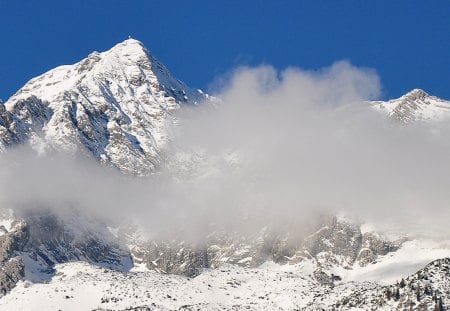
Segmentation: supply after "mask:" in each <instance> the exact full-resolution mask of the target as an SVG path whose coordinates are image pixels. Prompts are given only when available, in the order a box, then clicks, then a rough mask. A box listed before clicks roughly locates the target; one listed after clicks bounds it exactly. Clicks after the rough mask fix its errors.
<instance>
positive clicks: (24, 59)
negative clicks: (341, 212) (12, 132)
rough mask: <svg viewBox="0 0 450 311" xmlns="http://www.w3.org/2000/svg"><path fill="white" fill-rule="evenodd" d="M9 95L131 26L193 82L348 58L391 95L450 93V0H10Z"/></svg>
mask: <svg viewBox="0 0 450 311" xmlns="http://www.w3.org/2000/svg"><path fill="white" fill-rule="evenodd" d="M0 34H1V36H0V40H1V44H0V98H2V99H4V100H6V99H7V98H8V97H9V96H10V95H12V93H14V92H15V91H16V90H17V89H18V88H20V87H21V86H22V85H23V84H24V83H25V82H26V81H27V80H29V79H30V78H32V77H33V76H36V75H38V74H40V73H43V72H45V71H47V70H49V69H51V68H53V67H55V66H57V65H61V64H70V63H74V62H76V61H78V60H80V59H81V58H84V57H85V56H86V55H87V54H89V53H90V52H91V51H93V50H97V51H103V50H106V49H108V48H110V47H111V46H113V45H114V44H116V43H117V42H120V41H122V40H124V39H126V38H127V37H128V35H131V36H132V37H134V38H136V39H138V40H140V41H142V42H143V43H144V44H145V45H146V46H147V48H148V49H149V50H150V51H151V52H152V53H153V54H154V55H155V56H156V57H157V58H159V59H160V60H161V61H162V62H163V63H165V64H166V66H167V67H168V68H169V69H170V70H171V71H172V72H173V73H174V75H175V76H176V77H178V78H179V79H181V80H184V81H185V82H186V83H187V84H189V85H191V86H193V87H199V88H203V89H206V90H207V89H208V85H209V84H210V83H211V82H212V81H213V80H214V79H215V78H216V77H217V76H218V75H221V74H224V73H226V72H227V71H229V70H230V69H232V68H233V67H234V66H237V65H257V64H261V63H267V64H272V65H274V66H275V67H276V68H279V69H282V68H285V67H286V66H300V67H303V68H308V69H315V68H320V67H323V66H328V65H330V64H331V63H332V62H334V61H336V60H342V59H346V60H349V61H351V62H352V63H353V64H355V65H358V66H365V67H372V68H375V69H376V70H377V71H378V73H379V75H380V76H381V79H382V83H383V87H384V96H385V97H397V96H399V95H401V94H402V93H405V92H406V91H408V90H410V89H412V88H415V87H420V88H423V89H425V90H427V91H428V92H430V93H432V94H435V95H438V96H440V97H444V98H448V99H450V1H449V0H433V1H415V0H404V1H402V0H396V1H393V0H377V1H363V0H354V1H350V0H349V1H344V0H342V1H336V0H330V1H323V0H311V1H301V0H292V1H283V0H273V1H265V0H259V1H256V0H255V1H250V0H247V1H244V0H222V1H221V0H205V1H194V0H191V1H188V0H179V1H174V0H172V1H168V0H165V1H164V0H161V1H159V0H158V1H157V0H155V1H152V0H141V1H139V0H138V1H132V0H128V1H118V0H109V1H101V0H77V1H69V0H64V1H63V0H58V1H56V0H55V1H50V0H27V1H17V0H0Z"/></svg>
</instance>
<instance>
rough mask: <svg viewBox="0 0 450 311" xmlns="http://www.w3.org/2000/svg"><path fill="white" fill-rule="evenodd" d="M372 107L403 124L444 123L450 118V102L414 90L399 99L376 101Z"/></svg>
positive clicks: (419, 90)
mask: <svg viewBox="0 0 450 311" xmlns="http://www.w3.org/2000/svg"><path fill="white" fill-rule="evenodd" d="M371 105H372V106H373V107H374V108H375V109H377V110H379V111H380V112H383V113H386V114H387V115H388V116H389V117H391V118H393V119H395V120H398V121H400V122H403V123H411V122H416V121H442V120H444V119H446V118H449V117H450V102H449V101H446V100H443V99H440V98H437V97H435V96H431V95H429V94H428V93H426V92H425V91H423V90H421V89H414V90H412V91H410V92H408V93H406V94H405V95H403V96H401V97H400V98H397V99H392V100H389V101H386V102H383V101H375V102H372V103H371Z"/></svg>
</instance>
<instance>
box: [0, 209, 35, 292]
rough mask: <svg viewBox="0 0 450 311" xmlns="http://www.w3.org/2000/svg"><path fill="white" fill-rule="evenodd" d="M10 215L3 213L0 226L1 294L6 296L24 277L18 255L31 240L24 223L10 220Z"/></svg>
mask: <svg viewBox="0 0 450 311" xmlns="http://www.w3.org/2000/svg"><path fill="white" fill-rule="evenodd" d="M8 214H9V213H6V212H4V211H2V217H3V221H2V223H3V224H2V225H1V226H0V229H1V235H0V294H2V295H3V294H6V293H7V292H8V291H9V290H10V289H11V288H13V287H14V285H15V284H16V283H17V282H18V281H19V280H20V279H22V278H23V277H24V275H25V272H24V263H23V261H22V258H21V257H20V256H19V255H18V252H20V251H21V250H22V249H23V248H24V246H25V244H26V243H27V241H28V238H29V232H28V228H27V226H26V224H25V223H24V222H23V221H17V220H13V219H11V218H10V215H8ZM5 225H6V226H7V227H8V228H6V226H5Z"/></svg>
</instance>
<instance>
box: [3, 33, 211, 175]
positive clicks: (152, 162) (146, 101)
mask: <svg viewBox="0 0 450 311" xmlns="http://www.w3.org/2000/svg"><path fill="white" fill-rule="evenodd" d="M205 98H206V96H205V95H204V94H203V93H202V92H201V91H199V90H193V89H190V88H189V87H187V86H186V85H185V84H184V83H183V82H181V81H179V80H177V79H175V78H174V77H172V75H171V74H170V72H169V71H168V70H167V69H166V67H164V65H162V64H161V63H160V62H159V61H158V60H157V59H156V58H154V57H153V56H152V55H151V54H150V53H149V52H148V51H147V50H146V48H145V47H144V46H143V45H142V43H140V42H139V41H137V40H134V39H128V40H125V41H124V42H122V43H119V44H118V45H116V46H114V47H113V48H112V49H111V50H109V51H106V52H103V53H98V52H94V53H92V54H90V55H89V56H88V57H87V58H85V59H83V60H81V61H80V62H78V63H76V64H73V65H68V66H60V67H57V68H55V69H53V70H50V71H49V72H47V73H44V74H43V75H41V76H38V77H36V78H34V79H32V80H30V81H29V82H28V83H26V84H25V86H24V87H22V88H21V89H20V90H19V91H18V92H17V93H16V94H14V95H13V96H12V97H11V98H10V99H9V100H8V101H7V102H6V103H5V104H4V105H1V106H0V125H1V127H0V141H1V142H0V148H1V149H2V150H4V149H5V148H6V147H7V146H10V145H12V144H15V143H21V142H24V141H30V142H31V144H32V146H33V147H34V148H35V149H36V150H38V151H39V152H48V151H49V149H50V150H51V149H56V150H66V151H69V152H83V153H87V154H88V155H90V156H92V157H94V158H95V159H98V160H99V161H100V162H102V163H105V164H109V165H112V166H115V167H117V168H119V169H120V170H122V171H123V172H126V173H131V174H136V175H143V174H148V173H149V172H152V171H154V170H155V169H156V167H158V165H160V163H161V161H162V159H163V158H164V157H163V152H164V151H163V150H164V147H165V145H166V144H167V142H168V141H169V140H170V132H171V131H170V128H171V126H173V124H174V122H175V118H174V116H173V114H174V113H175V112H176V110H177V109H178V108H179V107H180V105H183V104H191V105H195V104H198V103H200V102H201V101H202V100H204V99H205Z"/></svg>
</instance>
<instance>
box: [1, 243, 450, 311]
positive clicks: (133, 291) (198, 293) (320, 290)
mask: <svg viewBox="0 0 450 311" xmlns="http://www.w3.org/2000/svg"><path fill="white" fill-rule="evenodd" d="M444 256H447V257H450V249H445V248H440V246H439V245H438V244H436V243H435V242H431V241H427V240H422V241H420V240H415V241H410V242H406V243H404V245H403V246H402V247H401V248H400V249H399V250H398V251H397V252H395V253H392V254H388V255H386V256H383V257H381V258H380V259H379V260H378V261H377V262H376V263H374V264H371V265H369V266H366V267H359V266H357V265H355V266H354V267H353V268H352V270H345V269H342V268H338V267H336V268H332V269H331V270H330V271H332V272H333V273H334V274H335V275H338V276H340V277H341V278H342V281H337V282H336V283H335V284H334V286H324V285H320V284H319V283H318V282H317V280H316V279H315V278H314V276H313V269H314V263H313V262H311V261H304V262H302V263H300V264H296V265H278V264H275V263H270V262H267V263H265V264H263V265H262V266H261V267H259V268H254V269H249V268H245V267H240V266H237V265H228V264H225V265H223V266H221V267H220V268H218V269H208V270H205V271H204V272H203V273H202V274H201V275H199V276H198V277H195V278H188V277H184V276H178V275H167V274H160V273H157V272H153V271H145V269H142V268H139V267H137V268H136V269H132V270H131V271H129V272H119V271H115V270H111V269H105V268H102V267H98V266H95V265H91V264H88V263H85V262H71V263H65V264H58V265H56V267H55V270H56V271H55V273H54V275H53V277H51V279H49V280H48V281H47V282H43V283H33V282H30V281H28V280H23V281H20V282H19V283H18V284H17V286H16V287H15V288H14V289H13V290H12V291H11V292H10V293H9V294H7V295H6V296H5V297H3V298H2V299H0V309H1V310H11V311H13V310H17V311H19V310H39V311H41V310H64V311H66V310H69V311H70V310H74V311H75V310H129V309H132V308H143V309H144V310H297V309H304V310H317V308H319V306H321V307H324V308H325V309H327V308H328V307H330V306H332V305H333V304H335V303H336V302H338V301H340V300H341V299H343V298H345V297H347V296H349V295H351V294H352V293H355V292H364V291H371V290H378V289H379V288H381V286H382V285H384V284H387V283H390V284H395V281H398V280H401V279H402V278H406V277H407V276H408V275H410V274H412V273H414V272H416V271H417V270H419V269H421V268H423V267H424V266H425V265H426V264H427V263H428V262H430V261H431V260H434V259H437V258H440V257H444ZM145 308H147V309H145Z"/></svg>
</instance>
